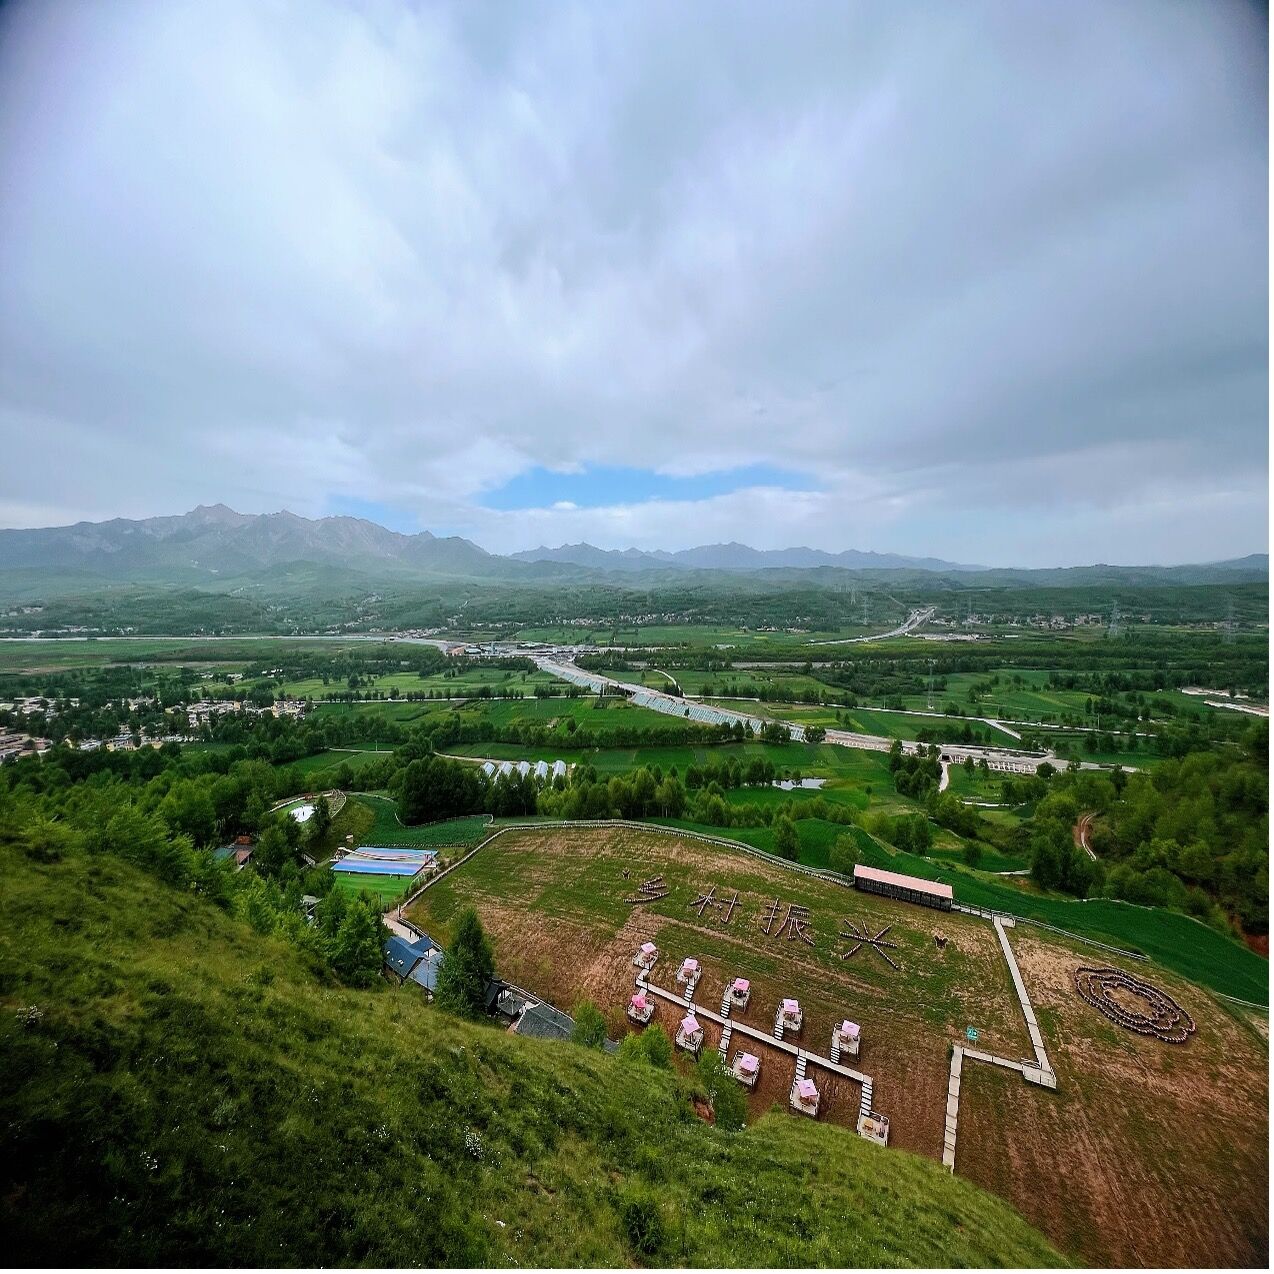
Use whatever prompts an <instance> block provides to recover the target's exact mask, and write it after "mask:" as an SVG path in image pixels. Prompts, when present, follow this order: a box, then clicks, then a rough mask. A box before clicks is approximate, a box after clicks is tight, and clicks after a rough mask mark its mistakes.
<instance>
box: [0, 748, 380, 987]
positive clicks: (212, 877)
mask: <svg viewBox="0 0 1274 1274" xmlns="http://www.w3.org/2000/svg"><path fill="white" fill-rule="evenodd" d="M80 755H83V754H76V753H71V754H68V759H69V757H78V756H80ZM87 755H89V756H94V755H96V754H87ZM161 759H162V758H161ZM166 759H167V760H169V761H170V762H171V764H169V765H168V766H167V767H166V768H165V769H163V770H162V771H161V772H160V773H158V774H156V775H154V776H152V777H149V778H147V777H144V776H142V775H131V774H127V773H115V772H113V771H112V770H111V769H109V768H107V767H102V768H100V769H98V770H97V771H96V772H95V773H94V774H93V775H92V776H91V777H90V778H89V779H88V780H87V781H84V780H81V781H73V780H70V779H69V778H68V776H67V773H66V771H65V769H64V768H63V767H62V765H60V764H59V758H57V757H54V758H53V759H52V761H51V762H49V761H46V762H45V766H44V767H42V768H41V769H40V770H39V771H35V772H32V770H31V768H30V767H27V766H23V765H15V766H6V767H4V769H3V771H0V774H2V775H3V780H4V781H3V782H0V827H3V829H4V835H6V836H8V837H10V838H12V839H15V840H18V841H20V842H22V843H24V844H25V845H26V847H27V849H28V852H29V853H32V854H34V855H37V856H54V857H56V856H60V855H61V854H63V853H66V852H69V851H70V850H71V849H73V848H81V849H84V850H86V851H87V852H89V853H90V854H93V855H101V856H105V855H113V856H115V857H118V858H121V859H123V860H125V861H127V862H130V863H133V864H135V865H136V866H138V867H141V868H142V869H144V870H146V871H149V872H151V873H152V874H153V875H155V876H156V877H157V878H159V879H160V880H162V881H164V882H165V883H166V884H168V885H171V886H173V887H174V888H177V889H180V890H183V891H188V892H192V893H196V894H200V895H202V896H204V897H206V898H207V899H209V900H210V901H212V902H214V903H216V904H217V905H218V906H220V907H223V908H225V909H226V910H229V911H232V912H233V913H234V914H236V915H238V916H239V917H241V918H242V919H244V920H246V921H247V922H248V923H249V924H251V925H252V926H253V928H255V929H256V930H257V931H258V932H260V933H267V934H277V935H278V936H281V937H284V938H286V939H287V940H289V941H290V942H292V943H294V944H295V945H296V946H298V947H300V948H301V949H302V950H304V951H306V952H307V953H309V954H310V955H312V956H313V957H314V959H315V961H316V963H317V964H319V965H322V966H326V967H327V968H328V969H330V970H331V971H333V972H335V973H336V974H337V975H338V976H339V977H340V978H341V979H342V980H343V981H345V982H347V983H348V984H349V985H354V986H363V985H367V984H368V983H369V982H370V981H371V980H372V979H373V978H375V976H376V975H377V974H378V973H379V971H380V967H381V960H382V957H381V939H382V932H381V930H382V926H381V922H380V917H379V914H378V912H377V910H376V908H375V905H374V903H373V902H372V900H370V899H368V898H365V897H357V898H352V897H348V896H347V895H346V894H344V893H343V892H342V891H341V890H340V889H339V887H337V886H336V884H335V879H334V877H333V875H332V873H331V872H330V871H327V870H322V869H309V870H307V869H306V868H305V867H304V865H303V863H302V862H301V859H300V853H299V850H300V847H301V844H302V836H303V833H302V832H301V830H300V828H299V826H298V824H297V823H296V822H295V820H293V819H291V818H289V817H287V816H286V815H284V814H278V813H276V814H270V813H268V812H267V809H266V806H265V801H266V794H267V793H269V792H270V791H271V789H272V787H273V785H274V783H275V781H276V780H277V773H276V772H275V771H273V770H271V769H270V767H268V766H265V767H263V766H262V765H261V763H259V762H254V761H249V760H240V761H237V762H234V763H232V764H231V765H230V767H229V768H228V770H227V771H226V772H224V773H219V772H218V771H217V770H215V769H208V768H202V767H203V765H204V764H205V762H204V760H203V759H202V758H199V759H196V757H194V756H176V757H169V758H166ZM37 774H38V775H39V777H40V778H41V780H42V781H40V782H33V781H29V780H32V779H34V778H35V777H36V775H37ZM249 831H251V832H256V833H257V840H256V846H255V849H254V853H253V859H252V867H251V869H250V870H245V871H241V872H236V871H234V869H233V865H232V864H231V862H230V861H228V860H220V859H218V858H217V857H216V856H215V855H214V853H213V852H212V849H213V846H214V845H216V844H217V843H218V842H219V840H220V839H221V838H222V837H223V836H224V837H229V836H232V835H235V834H238V833H240V832H249ZM311 834H312V833H311ZM306 895H310V896H312V897H314V898H317V899H318V900H319V901H318V905H317V907H316V909H315V914H314V916H313V920H312V921H311V920H310V919H307V917H306V915H305V911H304V909H303V907H302V899H303V897H305V896H306Z"/></svg>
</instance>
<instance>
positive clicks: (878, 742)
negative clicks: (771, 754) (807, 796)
mask: <svg viewBox="0 0 1274 1274" xmlns="http://www.w3.org/2000/svg"><path fill="white" fill-rule="evenodd" d="M915 613H916V614H920V613H922V612H915ZM535 666H536V667H537V668H539V669H540V671H541V672H546V673H548V674H549V676H551V677H557V678H559V679H560V680H562V681H569V682H570V683H571V684H572V685H576V686H579V687H581V689H584V690H590V691H592V692H593V693H594V694H598V693H601V691H602V690H603V689H605V690H607V691H609V692H611V693H613V694H622V695H625V696H627V697H628V698H629V699H630V700H631V701H632V702H634V703H636V704H637V705H638V706H639V707H643V708H649V709H650V710H651V711H652V712H662V713H665V714H666V715H667V716H670V717H678V718H680V719H681V720H683V721H691V722H694V723H696V724H699V725H720V724H723V723H724V724H728V725H733V724H734V722H736V721H742V722H743V723H744V725H745V726H749V727H751V728H752V729H754V730H755V731H757V732H758V733H759V732H760V731H761V728H762V727H763V726H765V725H767V724H777V725H782V726H786V727H787V729H788V730H790V731H791V734H792V738H793V739H795V740H796V741H797V742H798V743H799V742H804V740H805V728H804V726H802V725H800V724H799V723H797V722H795V721H779V720H774V721H771V722H767V721H764V720H762V718H760V717H754V716H751V715H749V714H748V713H745V712H735V711H734V710H733V709H732V708H721V707H716V706H711V705H708V704H703V703H698V702H696V701H694V700H689V699H679V698H677V697H675V696H674V695H670V694H665V693H664V692H663V691H661V690H652V689H650V687H648V686H640V685H635V684H633V683H632V682H629V681H620V680H618V679H617V678H615V677H607V676H604V675H603V674H602V673H599V672H589V671H587V670H586V669H584V668H580V667H578V666H577V665H576V664H574V663H572V662H571V661H570V660H568V659H562V658H557V657H550V656H537V657H535ZM826 742H828V743H831V744H833V745H835V746H837V747H842V748H859V749H861V750H863V751H866V752H888V751H889V749H890V747H891V746H892V745H893V742H894V741H893V739H892V738H889V737H887V736H884V735H877V734H858V733H855V732H854V731H850V730H828V731H827V738H826ZM924 746H925V745H924V744H921V743H911V742H907V741H904V742H903V745H902V748H903V751H904V752H909V753H910V752H918V751H919V750H920V749H921V748H922V747H924ZM942 755H943V756H944V757H945V758H947V759H948V760H950V761H952V762H954V763H956V764H959V763H960V762H961V761H963V760H965V758H966V757H972V758H973V760H974V761H975V762H977V761H983V760H985V761H986V763H987V765H988V766H990V768H991V769H993V770H996V771H1000V772H1007V773H1013V774H1034V773H1035V770H1036V767H1037V766H1039V765H1042V764H1043V763H1044V762H1045V761H1048V762H1049V763H1050V764H1052V765H1054V766H1056V768H1057V769H1059V770H1061V769H1065V768H1066V762H1065V761H1064V760H1061V759H1060V758H1059V757H1057V755H1056V754H1055V753H1053V752H1025V751H1021V750H1015V749H1012V748H997V747H990V746H988V745H986V744H976V743H947V744H943V745H942ZM1083 768H1084V769H1086V770H1099V769H1101V768H1102V767H1101V766H1099V765H1096V764H1094V763H1093V762H1091V761H1085V762H1084V763H1083Z"/></svg>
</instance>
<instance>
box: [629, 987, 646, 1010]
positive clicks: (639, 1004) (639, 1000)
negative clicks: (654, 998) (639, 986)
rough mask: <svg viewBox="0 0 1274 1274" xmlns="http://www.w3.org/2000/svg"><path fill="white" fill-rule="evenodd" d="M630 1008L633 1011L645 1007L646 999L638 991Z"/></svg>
mask: <svg viewBox="0 0 1274 1274" xmlns="http://www.w3.org/2000/svg"><path fill="white" fill-rule="evenodd" d="M632 1006H633V1008H635V1009H644V1008H645V1007H646V997H645V995H644V994H642V993H641V992H640V991H639V992H638V993H637V994H636V995H634V996H633V998H632Z"/></svg>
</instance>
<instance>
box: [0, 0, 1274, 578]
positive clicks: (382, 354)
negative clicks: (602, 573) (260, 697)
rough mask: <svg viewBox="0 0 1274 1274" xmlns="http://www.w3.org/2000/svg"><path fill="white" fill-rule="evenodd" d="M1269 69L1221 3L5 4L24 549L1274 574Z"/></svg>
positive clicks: (111, 0) (3, 285)
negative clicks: (224, 541)
mask: <svg viewBox="0 0 1274 1274" xmlns="http://www.w3.org/2000/svg"><path fill="white" fill-rule="evenodd" d="M1266 60H1267V38H1266V26H1265V18H1264V16H1263V15H1262V14H1258V13H1257V12H1256V11H1255V8H1254V7H1253V6H1247V5H1241V4H1237V3H1234V4H1230V3H1224V2H1223V0H1207V2H1206V3H1176V4H1164V3H1160V2H1158V0H1154V2H1152V3H1145V4H1143V3H1135V2H1130V0H1122V2H1120V3H1113V2H1108V3H1102V4H1088V3H1083V2H1082V0H1068V2H1067V3H1065V4H1057V3H1039V4H1034V3H1030V2H1029V0H1013V2H1012V3H1002V4H988V5H977V4H971V3H962V4H949V3H946V2H945V0H943V2H942V3H937V2H935V3H931V4H909V3H893V2H891V3H878V2H873V3H869V4H862V5H857V4H843V3H838V4H834V5H833V4H802V5H788V4H778V3H775V4H771V5H760V4H747V3H744V4H738V3H730V4H723V5H719V6H712V5H705V4H695V5H684V4H675V5H666V6H664V5H653V4H649V3H642V4H638V5H633V6H631V7H629V6H613V5H603V4H585V5H580V6H578V7H575V6H571V5H567V4H558V3H555V4H551V5H546V6H543V7H539V6H536V5H533V4H526V3H523V4H518V5H494V4H472V5H470V4H457V5H455V6H446V5H444V6H437V7H435V6H425V5H417V4H402V3H384V4H378V3H358V4H352V3H351V4H347V5H337V4H327V3H322V2H321V0H304V2H303V3H301V2H298V3H295V4H290V3H282V2H280V3H252V4H244V5H240V4H236V3H231V2H229V0H216V2H215V3H214V2H212V0H209V2H207V3H197V4H184V3H180V2H179V0H164V2H163V3H159V2H153V3H144V2H139V3H124V2H123V0H106V2H96V3H92V2H88V0H85V2H84V3H68V2H62V3H59V2H58V0H52V2H49V3H32V4H28V5H23V4H17V5H9V6H8V7H7V8H6V9H5V10H3V11H0V441H2V442H3V454H4V461H5V462H4V464H3V465H0V525H26V526H32V525H49V524H57V523H65V522H70V521H74V520H76V519H79V518H82V517H83V518H92V519H99V518H104V517H110V516H115V515H123V516H146V515H150V514H155V513H173V512H181V511H183V510H185V509H187V508H190V507H192V506H193V505H195V504H197V503H200V502H204V503H212V502H215V501H218V500H220V501H224V502H226V503H227V504H230V505H232V506H233V507H235V508H238V509H241V510H244V511H247V512H265V511H272V510H274V509H278V508H281V507H287V508H290V509H292V510H294V511H295V512H298V513H303V514H308V515H318V514H322V513H328V512H334V511H362V512H368V513H369V514H370V515H372V516H376V517H378V518H379V519H380V520H385V521H388V522H390V523H391V524H394V525H397V526H399V527H400V528H402V529H415V528H417V527H421V528H429V529H432V530H434V531H436V532H440V533H447V532H458V533H460V534H464V535H468V536H470V537H471V538H473V539H475V540H477V541H478V542H479V543H481V544H482V545H483V546H484V547H487V548H489V549H492V550H496V551H508V550H511V549H516V548H525V547H530V546H533V545H536V544H540V543H549V544H557V543H560V542H563V541H574V540H579V539H587V540H589V541H591V542H593V543H596V544H600V545H602V546H605V547H626V546H628V545H630V544H631V545H637V546H640V547H647V548H650V547H664V548H672V549H675V548H681V547H686V546H689V545H693V544H699V543H704V542H711V541H715V540H727V539H738V540H742V541H745V542H747V543H750V544H753V545H755V546H756V547H760V548H769V547H782V546H786V545H791V544H809V545H812V546H816V547H822V548H827V549H833V550H836V549H843V548H851V547H855V548H863V549H877V550H882V551H885V550H888V551H896V552H907V553H916V554H933V555H937V556H941V557H944V558H948V559H957V560H965V561H978V562H985V563H989V564H993V565H1052V564H1069V563H1078V562H1092V561H1108V562H1127V563H1133V562H1170V561H1201V560H1207V559H1213V558H1219V557H1225V556H1231V555H1238V554H1242V553H1248V552H1252V551H1263V550H1264V549H1265V548H1266V544H1267V518H1268V504H1267V469H1268V445H1267V433H1266V397H1267V238H1266V222H1267V159H1266V146H1267V138H1266V119H1267V113H1266ZM594 467H596V468H597V469H599V470H600V471H601V472H602V473H609V474H610V475H611V476H612V478H613V474H614V472H615V471H616V470H623V469H638V470H655V471H657V473H658V474H661V475H665V476H669V477H672V476H676V477H678V478H680V479H685V478H687V477H694V476H697V477H698V478H700V479H703V483H705V484H706V485H703V484H699V485H697V484H696V483H695V482H687V481H684V480H683V481H670V482H668V483H667V485H666V491H665V490H663V489H662V488H661V487H660V485H659V481H658V480H655V479H651V480H646V481H643V482H641V483H640V484H639V486H640V497H639V498H637V499H626V497H625V496H624V495H623V493H622V484H620V487H619V489H617V488H616V483H615V482H614V481H613V480H611V481H605V482H603V481H601V478H600V476H599V482H598V492H599V500H600V504H599V506H598V507H589V506H590V505H591V504H598V501H597V500H590V499H589V497H588V494H587V492H588V488H589V484H588V483H581V482H579V481H573V482H570V483H567V484H566V486H568V487H569V489H570V491H571V492H572V493H574V494H573V495H572V497H571V498H569V499H568V498H555V493H554V491H553V490H552V488H553V485H554V483H553V477H552V471H563V470H574V471H576V472H578V471H579V470H580V469H583V470H585V471H587V470H589V469H591V468H594ZM736 469H737V470H739V471H740V472H741V478H740V481H741V482H742V483H743V486H742V487H732V486H731V485H730V482H729V481H728V480H723V479H721V478H711V479H710V480H709V479H707V478H706V477H705V475H711V474H715V473H716V472H717V471H720V470H736ZM543 470H548V471H550V472H549V473H548V474H547V475H545V474H544V473H542V472H541V471H543ZM768 473H774V474H775V475H778V477H781V482H780V481H779V480H778V477H776V479H775V481H774V482H772V483H771V482H769V481H768V480H767V477H766V475H767V474H768ZM519 475H521V476H520V477H519ZM514 479H518V481H517V483H516V484H515V486H514V487H513V488H510V489H511V490H516V491H518V492H519V493H524V492H527V491H532V492H534V491H542V492H543V493H544V495H543V499H542V500H539V501H534V500H533V502H535V503H539V504H541V505H542V507H538V508H535V509H532V510H525V509H516V508H509V507H508V504H509V501H508V500H507V499H503V498H501V495H500V488H501V487H502V486H504V485H505V484H506V483H509V482H510V481H512V480H514ZM564 481H565V480H564ZM757 483H759V484H760V485H756V484H757ZM686 491H692V492H693V491H703V492H706V493H705V494H701V495H699V496H695V495H691V496H689V497H687V496H686V495H685V494H684V493H685V492H686Z"/></svg>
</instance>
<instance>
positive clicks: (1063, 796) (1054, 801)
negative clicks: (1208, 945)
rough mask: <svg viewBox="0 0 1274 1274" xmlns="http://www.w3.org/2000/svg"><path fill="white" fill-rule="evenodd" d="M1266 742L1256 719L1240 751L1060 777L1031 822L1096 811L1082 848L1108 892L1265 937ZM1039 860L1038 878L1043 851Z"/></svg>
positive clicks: (1056, 837) (1213, 752)
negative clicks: (1147, 768)
mask: <svg viewBox="0 0 1274 1274" xmlns="http://www.w3.org/2000/svg"><path fill="white" fill-rule="evenodd" d="M1268 747H1269V736H1268V733H1267V731H1266V727H1265V726H1264V725H1263V724H1261V725H1254V726H1251V727H1249V729H1248V731H1247V733H1246V735H1245V736H1244V740H1243V746H1242V750H1241V751H1240V750H1239V749H1226V750H1224V751H1220V750H1209V751H1200V752H1194V753H1191V754H1190V755H1188V756H1186V757H1184V758H1182V759H1181V760H1179V761H1177V760H1174V761H1167V762H1164V763H1163V764H1162V765H1160V766H1158V767H1157V768H1156V769H1154V770H1153V771H1151V772H1148V773H1147V772H1137V773H1129V774H1125V773H1123V772H1122V771H1118V770H1116V771H1113V772H1112V773H1110V774H1109V775H1106V774H1097V773H1094V772H1091V771H1084V772H1083V773H1080V774H1066V775H1064V776H1062V778H1061V779H1060V780H1059V787H1058V790H1057V792H1056V793H1055V794H1053V795H1050V797H1049V798H1048V800H1047V801H1046V802H1041V804H1040V806H1037V808H1036V818H1035V822H1036V823H1037V824H1039V823H1041V822H1042V821H1043V820H1047V819H1048V818H1049V817H1050V816H1054V822H1055V823H1061V824H1065V823H1067V821H1068V820H1069V822H1070V825H1071V826H1073V825H1074V820H1075V819H1076V818H1078V816H1079V814H1080V813H1094V814H1096V815H1097V817H1096V818H1095V819H1094V821H1093V826H1092V832H1091V834H1090V844H1092V846H1093V848H1094V849H1095V850H1096V852H1097V855H1098V859H1099V860H1100V864H1101V865H1102V866H1103V867H1104V868H1105V873H1104V874H1105V879H1104V881H1103V882H1102V892H1103V893H1105V894H1106V895H1108V896H1110V897H1114V898H1123V899H1125V900H1127V901H1128V902H1135V903H1141V904H1143V905H1146V906H1168V907H1174V908H1176V909H1178V910H1184V911H1188V912H1190V913H1191V914H1193V915H1197V916H1199V917H1201V918H1203V919H1206V920H1208V921H1209V922H1211V923H1215V924H1218V925H1222V926H1224V925H1226V924H1229V923H1235V922H1236V923H1237V924H1238V925H1239V926H1240V927H1241V928H1242V929H1243V930H1244V931H1246V932H1247V933H1254V934H1261V933H1266V932H1268V928H1269V884H1268V878H1269V774H1268ZM1072 815H1073V816H1074V817H1072ZM1060 839H1061V838H1060V835H1058V834H1057V833H1056V832H1054V840H1055V843H1060ZM1044 859H1045V861H1044V863H1043V878H1047V876H1048V874H1049V870H1050V865H1051V864H1050V862H1049V857H1048V854H1047V852H1045V855H1044Z"/></svg>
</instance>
